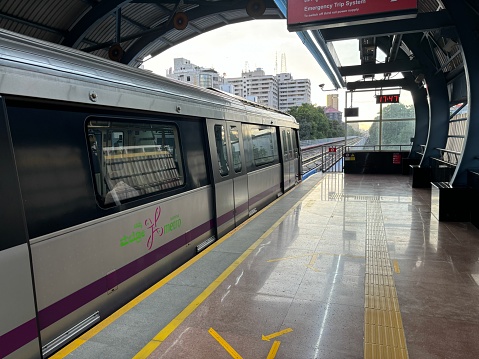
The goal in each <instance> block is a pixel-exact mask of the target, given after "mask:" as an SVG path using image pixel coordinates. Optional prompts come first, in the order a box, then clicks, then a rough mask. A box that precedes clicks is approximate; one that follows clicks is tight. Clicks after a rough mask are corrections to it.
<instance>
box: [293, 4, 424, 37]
mask: <svg viewBox="0 0 479 359" xmlns="http://www.w3.org/2000/svg"><path fill="white" fill-rule="evenodd" d="M416 14H417V0H348V1H341V0H288V30H290V31H295V30H297V29H299V30H302V29H306V28H312V25H314V26H313V28H321V27H334V26H343V25H345V24H351V23H365V22H372V21H373V22H374V21H385V20H391V19H399V18H408V17H414V16H416Z"/></svg>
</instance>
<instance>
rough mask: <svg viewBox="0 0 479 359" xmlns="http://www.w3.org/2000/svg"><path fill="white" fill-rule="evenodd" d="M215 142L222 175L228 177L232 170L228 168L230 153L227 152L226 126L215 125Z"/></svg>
mask: <svg viewBox="0 0 479 359" xmlns="http://www.w3.org/2000/svg"><path fill="white" fill-rule="evenodd" d="M215 142H216V154H217V156H218V168H219V171H220V175H222V176H227V175H228V173H229V171H230V170H229V167H228V152H227V150H226V132H225V126H223V125H215Z"/></svg>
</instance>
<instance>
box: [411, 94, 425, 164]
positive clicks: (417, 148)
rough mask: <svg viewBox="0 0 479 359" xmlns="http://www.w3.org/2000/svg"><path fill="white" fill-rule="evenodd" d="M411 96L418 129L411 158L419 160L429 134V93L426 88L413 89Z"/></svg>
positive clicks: (415, 132)
mask: <svg viewBox="0 0 479 359" xmlns="http://www.w3.org/2000/svg"><path fill="white" fill-rule="evenodd" d="M411 96H412V100H413V102H414V112H415V115H416V129H415V131H414V141H413V143H412V147H411V153H410V154H409V158H419V152H421V151H422V148H421V145H425V144H426V142H427V135H428V132H429V103H428V102H427V92H426V89H424V88H415V89H411Z"/></svg>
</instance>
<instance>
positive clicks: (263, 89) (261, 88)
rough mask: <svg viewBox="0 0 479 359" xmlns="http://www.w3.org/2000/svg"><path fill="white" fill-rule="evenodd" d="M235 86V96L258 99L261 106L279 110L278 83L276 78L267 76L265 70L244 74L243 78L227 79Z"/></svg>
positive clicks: (258, 69) (227, 81)
mask: <svg viewBox="0 0 479 359" xmlns="http://www.w3.org/2000/svg"><path fill="white" fill-rule="evenodd" d="M225 82H226V83H228V84H231V85H233V86H234V92H233V93H234V94H235V95H237V96H241V97H244V98H249V99H251V98H256V99H257V101H256V102H257V103H259V104H260V105H264V106H268V107H271V108H274V109H278V81H277V79H276V76H273V75H266V74H265V73H264V70H263V69H261V68H257V69H256V70H254V71H247V72H242V73H241V77H234V78H227V79H225Z"/></svg>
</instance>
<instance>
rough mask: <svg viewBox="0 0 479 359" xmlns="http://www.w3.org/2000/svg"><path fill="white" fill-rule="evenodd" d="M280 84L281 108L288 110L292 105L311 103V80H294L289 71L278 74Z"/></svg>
mask: <svg viewBox="0 0 479 359" xmlns="http://www.w3.org/2000/svg"><path fill="white" fill-rule="evenodd" d="M277 78H278V85H279V106H278V107H279V110H280V111H283V112H286V111H288V110H289V109H290V108H291V107H294V106H301V105H302V104H303V103H311V81H310V80H309V79H300V80H294V79H293V76H291V74H289V73H281V74H279V75H277Z"/></svg>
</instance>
